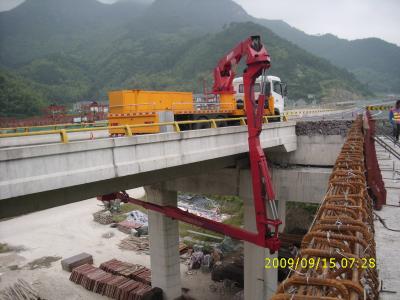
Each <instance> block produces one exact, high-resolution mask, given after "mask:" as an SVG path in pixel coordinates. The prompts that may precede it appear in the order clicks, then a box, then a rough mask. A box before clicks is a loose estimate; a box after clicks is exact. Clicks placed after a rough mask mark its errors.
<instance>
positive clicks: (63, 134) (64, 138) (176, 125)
mask: <svg viewBox="0 0 400 300" xmlns="http://www.w3.org/2000/svg"><path fill="white" fill-rule="evenodd" d="M277 118H279V119H280V121H287V120H288V119H287V116H286V115H271V116H264V117H263V121H264V123H269V119H277ZM246 120H247V119H246V118H245V117H240V118H221V119H201V120H188V121H171V122H160V123H146V124H133V125H117V126H103V127H84V128H72V129H66V128H63V129H57V130H43V131H29V132H16V133H3V134H0V139H1V138H10V137H24V136H37V135H49V134H54V135H57V134H58V135H59V136H60V139H61V140H60V141H61V142H62V143H64V144H66V143H68V142H69V138H68V133H74V132H92V131H102V130H115V129H122V130H123V132H124V135H125V136H133V135H134V133H133V132H132V129H135V128H144V127H155V126H173V129H174V131H175V132H181V127H180V126H181V125H189V124H204V123H205V124H210V128H218V123H225V122H233V121H236V122H239V124H240V125H241V126H243V125H246V124H247V123H246ZM221 127H222V126H221Z"/></svg>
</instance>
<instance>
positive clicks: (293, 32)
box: [257, 20, 400, 93]
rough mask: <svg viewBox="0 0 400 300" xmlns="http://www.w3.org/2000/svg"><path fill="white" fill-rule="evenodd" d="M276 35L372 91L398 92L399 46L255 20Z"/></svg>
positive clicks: (279, 22)
mask: <svg viewBox="0 0 400 300" xmlns="http://www.w3.org/2000/svg"><path fill="white" fill-rule="evenodd" d="M257 22H258V23H259V24H262V25H264V26H266V27H268V28H269V29H271V30H272V31H273V32H274V33H276V34H277V35H279V36H281V37H283V38H285V39H287V40H288V41H291V42H293V43H294V44H296V45H298V46H300V47H301V48H303V49H305V50H307V51H309V52H310V53H313V54H315V55H317V56H319V57H323V58H326V59H327V60H329V61H330V62H331V63H333V64H335V65H337V66H340V67H342V68H345V69H347V70H349V71H350V72H352V73H353V74H355V75H356V78H357V79H358V80H360V81H361V82H363V83H364V84H365V85H367V86H368V87H369V89H370V90H372V91H374V92H382V93H400V47H399V46H397V45H394V44H391V43H388V42H386V41H383V40H381V39H378V38H367V39H359V40H353V41H348V40H345V39H340V38H338V37H336V36H334V35H332V34H325V35H321V36H316V35H309V34H306V33H304V32H303V31H301V30H298V29H296V28H294V27H291V26H289V25H288V24H287V23H285V22H283V21H279V20H275V21H274V20H258V21H257Z"/></svg>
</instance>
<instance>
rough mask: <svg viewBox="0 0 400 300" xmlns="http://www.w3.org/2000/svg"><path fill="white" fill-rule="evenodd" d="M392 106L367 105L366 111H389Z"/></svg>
mask: <svg viewBox="0 0 400 300" xmlns="http://www.w3.org/2000/svg"><path fill="white" fill-rule="evenodd" d="M392 107H393V106H392V105H368V106H367V107H366V109H367V110H390V109H391V108H392Z"/></svg>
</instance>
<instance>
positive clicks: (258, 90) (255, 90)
mask: <svg viewBox="0 0 400 300" xmlns="http://www.w3.org/2000/svg"><path fill="white" fill-rule="evenodd" d="M243 87H244V85H243V84H240V85H239V93H241V94H242V93H244V90H243ZM260 90H261V87H260V84H259V83H256V84H255V85H254V93H259V92H260Z"/></svg>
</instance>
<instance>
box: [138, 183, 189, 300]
mask: <svg viewBox="0 0 400 300" xmlns="http://www.w3.org/2000/svg"><path fill="white" fill-rule="evenodd" d="M145 190H146V195H147V199H149V200H151V202H152V203H155V204H159V205H170V206H177V203H178V193H177V192H176V191H169V190H166V189H164V188H163V185H162V184H158V185H153V186H147V187H145ZM148 216H149V240H150V264H151V281H152V285H153V286H155V287H159V288H161V289H162V290H163V291H164V299H166V300H173V299H176V298H178V297H179V296H181V294H182V287H181V272H180V260H179V228H178V221H177V220H173V219H171V218H168V217H166V216H164V215H163V214H161V213H158V212H155V211H151V210H149V211H148Z"/></svg>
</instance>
